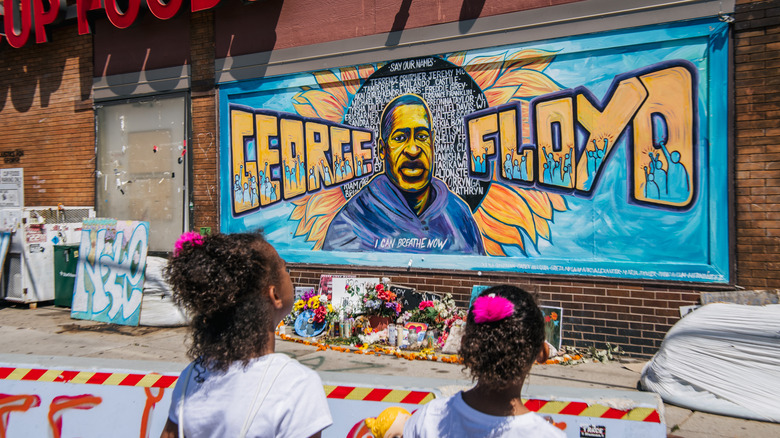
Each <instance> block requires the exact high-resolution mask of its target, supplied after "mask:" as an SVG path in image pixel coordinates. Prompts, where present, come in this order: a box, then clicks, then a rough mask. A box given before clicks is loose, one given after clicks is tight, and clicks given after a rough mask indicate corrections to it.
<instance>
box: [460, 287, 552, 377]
mask: <svg viewBox="0 0 780 438" xmlns="http://www.w3.org/2000/svg"><path fill="white" fill-rule="evenodd" d="M490 294H495V296H500V297H504V298H506V299H508V300H509V301H510V302H512V304H514V306H515V309H514V313H513V314H512V315H510V316H508V317H506V318H504V319H502V320H498V321H493V322H485V323H482V324H477V323H476V322H474V312H473V311H472V310H473V309H471V310H469V313H468V317H467V320H466V330H465V332H464V334H463V339H462V340H461V344H460V356H461V357H462V358H463V365H464V366H465V367H466V368H467V369H468V370H469V372H470V373H471V376H472V378H474V379H476V380H477V381H478V382H479V383H480V384H482V385H486V386H489V387H504V386H506V385H508V384H512V383H518V382H522V381H523V380H524V379H525V376H526V374H528V371H530V368H531V365H533V363H534V360H535V359H536V356H537V355H538V354H539V352H540V351H541V349H542V348H543V346H544V317H543V316H542V311H541V310H540V309H539V306H538V305H537V304H536V301H535V299H534V297H533V296H532V295H531V294H530V293H528V292H526V291H524V290H523V289H520V288H519V287H515V286H510V285H500V286H493V287H490V288H488V289H485V290H484V291H482V293H480V294H479V296H485V295H490Z"/></svg>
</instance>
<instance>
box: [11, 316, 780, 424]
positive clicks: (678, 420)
mask: <svg viewBox="0 0 780 438" xmlns="http://www.w3.org/2000/svg"><path fill="white" fill-rule="evenodd" d="M186 340H187V329H186V328H185V327H126V326H118V325H110V324H104V323H98V322H94V321H83V320H76V319H71V318H70V309H67V308H60V307H54V306H41V307H38V308H37V309H29V308H27V306H21V305H14V304H11V303H6V302H0V356H2V355H7V356H8V357H14V356H16V355H36V356H54V357H56V356H67V357H80V358H104V359H115V360H136V361H137V360H141V361H154V362H172V363H179V364H184V363H187V362H189V360H188V358H187V346H186ZM276 351H277V352H281V353H284V354H287V355H289V356H291V357H294V358H295V359H297V360H298V361H299V362H301V363H302V364H304V365H306V366H308V367H309V368H312V369H314V370H316V371H323V372H347V373H358V374H378V375H389V376H405V377H415V378H436V379H451V380H452V384H453V388H454V390H457V389H459V388H463V387H466V386H467V385H468V384H469V381H470V379H469V376H468V375H467V374H466V373H464V371H463V367H462V366H461V365H457V364H448V363H442V362H432V361H409V360H406V359H399V358H396V357H392V356H384V355H383V356H366V355H355V354H348V353H342V352H337V351H332V350H325V351H322V350H318V349H317V348H316V347H314V346H307V345H303V344H300V343H295V342H289V341H283V340H281V339H277V342H276ZM639 370H641V363H640V362H638V361H636V360H631V359H622V360H617V361H611V362H609V363H583V364H577V365H535V366H534V367H533V369H532V371H531V376H530V377H529V379H528V382H527V383H530V384H532V385H547V386H563V387H570V388H592V389H597V390H598V389H615V390H625V391H630V390H636V385H637V381H638V380H639V377H640V374H639ZM776 402H777V401H776V400H774V401H772V400H767V403H776ZM664 407H665V420H666V425H667V432H668V434H669V436H670V437H686V438H687V437H690V438H699V437H702V438H703V437H714V438H719V437H747V436H764V437H780V424H776V423H767V422H760V421H752V420H743V419H739V418H732V417H725V416H720V415H713V414H707V413H703V412H695V411H691V410H688V409H684V408H680V407H677V406H673V405H669V404H665V405H664Z"/></svg>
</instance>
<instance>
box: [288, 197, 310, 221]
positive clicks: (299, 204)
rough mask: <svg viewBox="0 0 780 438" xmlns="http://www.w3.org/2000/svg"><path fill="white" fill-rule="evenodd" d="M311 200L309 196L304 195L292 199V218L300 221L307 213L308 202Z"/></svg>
mask: <svg viewBox="0 0 780 438" xmlns="http://www.w3.org/2000/svg"><path fill="white" fill-rule="evenodd" d="M307 202H309V196H303V197H301V198H298V199H295V200H293V201H292V203H293V205H295V207H293V211H292V212H291V213H290V219H292V220H294V221H299V220H301V219H303V217H304V216H305V215H306V203H307Z"/></svg>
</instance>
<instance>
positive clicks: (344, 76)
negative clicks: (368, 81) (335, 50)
mask: <svg viewBox="0 0 780 438" xmlns="http://www.w3.org/2000/svg"><path fill="white" fill-rule="evenodd" d="M372 73H374V66H373V65H359V66H357V67H345V68H342V69H341V80H342V81H343V82H344V88H346V90H347V94H348V96H347V101H349V99H350V98H351V97H352V96H354V95H355V93H357V90H358V88H360V85H362V84H363V80H364V79H365V78H367V77H369V76H371V74H372Z"/></svg>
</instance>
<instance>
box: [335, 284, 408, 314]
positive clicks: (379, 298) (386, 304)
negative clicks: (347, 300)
mask: <svg viewBox="0 0 780 438" xmlns="http://www.w3.org/2000/svg"><path fill="white" fill-rule="evenodd" d="M347 293H348V294H349V295H351V296H352V297H357V298H358V299H359V300H360V301H361V302H362V304H363V308H362V310H360V313H361V314H363V315H367V316H370V315H375V316H384V317H388V318H396V317H397V316H398V314H399V313H401V303H399V302H398V297H397V296H396V294H395V293H394V292H392V291H390V290H389V289H388V288H387V286H385V285H384V284H383V283H379V284H377V285H376V286H374V287H373V288H372V287H367V288H366V292H365V293H362V292H361V290H360V289H359V288H358V287H357V286H350V285H347Z"/></svg>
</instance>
